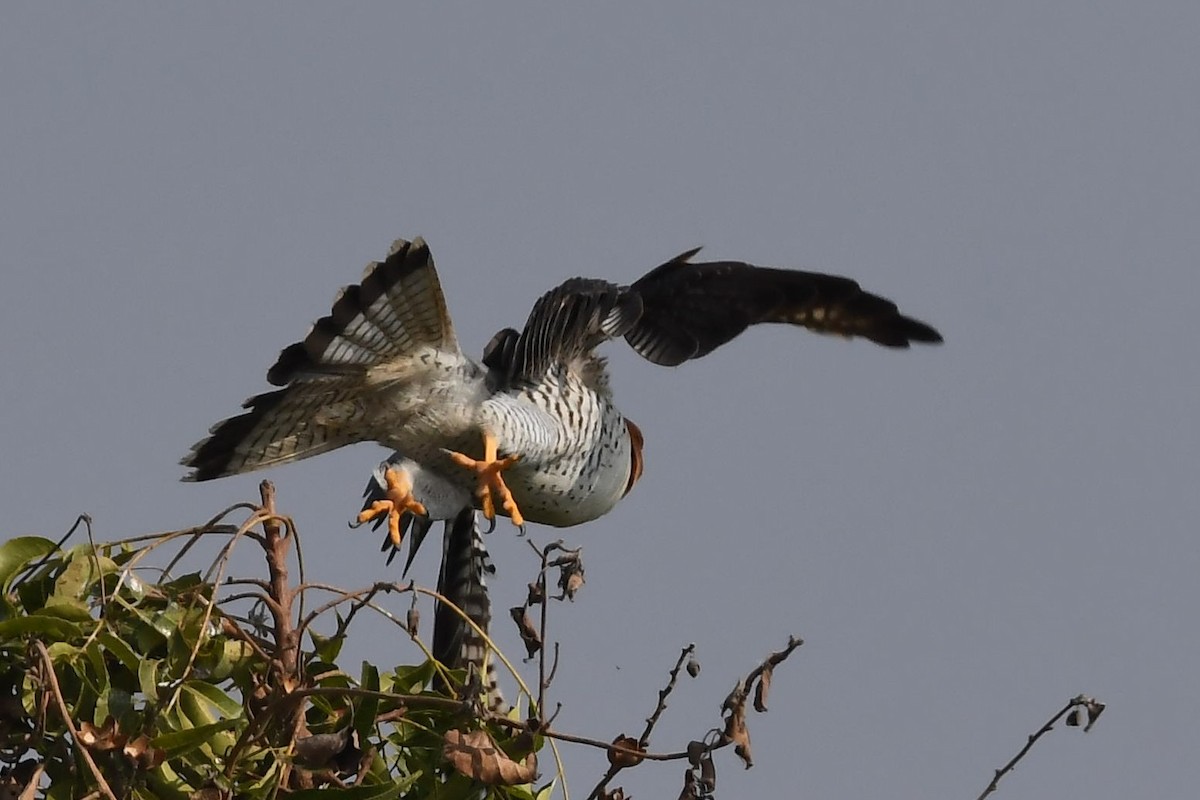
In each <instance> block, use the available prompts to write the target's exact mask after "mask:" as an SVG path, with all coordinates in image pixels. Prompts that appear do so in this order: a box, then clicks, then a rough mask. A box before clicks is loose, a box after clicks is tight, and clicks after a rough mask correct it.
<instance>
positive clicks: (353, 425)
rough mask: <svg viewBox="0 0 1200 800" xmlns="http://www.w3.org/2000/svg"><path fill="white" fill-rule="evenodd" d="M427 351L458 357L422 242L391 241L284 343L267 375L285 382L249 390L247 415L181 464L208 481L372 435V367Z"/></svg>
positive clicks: (218, 430)
mask: <svg viewBox="0 0 1200 800" xmlns="http://www.w3.org/2000/svg"><path fill="white" fill-rule="evenodd" d="M430 349H434V350H437V351H440V352H442V353H450V354H456V355H459V356H461V350H459V347H458V342H457V340H456V339H455V336H454V327H453V325H452V324H451V322H450V316H449V313H448V312H447V310H446V301H445V298H444V297H443V295H442V289H441V285H440V284H439V282H438V277H437V271H436V269H435V268H434V265H433V258H432V257H431V256H430V254H429V247H428V245H426V244H425V242H424V240H422V239H421V238H420V237H418V238H416V239H414V240H413V241H412V242H407V241H404V240H402V239H401V240H397V241H396V242H395V244H393V245H392V250H391V252H390V253H389V254H388V257H387V258H386V259H385V260H384V261H381V262H375V263H372V264H370V265H369V266H368V267H367V270H366V272H365V273H364V275H363V279H362V281H361V283H358V284H355V285H353V286H347V287H346V288H344V289H342V291H341V293H340V294H339V295H338V297H337V299H336V300H335V301H334V303H333V310H332V312H331V313H330V314H329V315H328V316H326V317H322V318H321V319H319V320H317V322H316V324H315V325H313V327H312V329H311V330H310V331H309V333H308V335H307V336H306V337H305V339H304V341H302V342H297V343H296V344H293V345H291V346H290V347H287V348H285V349H284V351H283V352H282V353H280V355H279V359H278V360H277V361H276V362H275V365H274V366H272V367H271V369H270V370H269V371H268V372H267V380H268V381H269V382H270V383H272V384H274V385H275V386H283V387H285V388H283V389H281V390H280V391H276V392H268V393H266V394H260V395H258V396H256V397H252V398H250V399H249V400H247V401H246V403H245V404H244V406H243V407H244V408H247V409H249V411H247V412H246V413H245V414H242V415H240V416H236V417H232V418H230V419H227V420H225V421H224V422H221V423H218V424H217V425H215V426H214V427H213V428H212V429H211V430H210V431H209V433H210V435H209V436H208V438H206V439H204V440H202V441H200V442H198V443H197V444H196V445H195V446H193V448H192V451H191V453H189V454H188V456H187V457H186V458H184V459H183V461H182V462H181V463H182V464H183V465H184V466H188V467H192V472H191V473H190V474H189V475H187V477H185V478H184V480H189V481H206V480H210V479H212V478H220V477H223V476H225V475H236V474H238V473H241V472H249V471H250V470H254V469H260V468H262V467H269V466H275V465H278V464H286V463H288V462H291V461H296V460H298V459H301V458H308V457H309V456H315V455H317V454H319V453H324V452H327V451H329V450H333V449H335V448H338V447H342V446H344V445H348V444H354V443H355V442H360V441H364V440H368V439H373V438H375V435H374V434H373V432H372V429H371V425H370V420H368V419H367V413H366V408H367V402H368V401H369V400H370V399H371V394H372V392H373V391H375V390H376V389H375V388H373V387H372V385H371V381H370V378H371V372H370V371H371V369H372V368H374V367H378V366H380V365H389V366H393V367H395V366H396V365H401V364H404V363H405V361H406V360H411V359H414V358H416V357H417V355H418V354H419V353H421V352H423V351H424V352H427V351H428V350H430Z"/></svg>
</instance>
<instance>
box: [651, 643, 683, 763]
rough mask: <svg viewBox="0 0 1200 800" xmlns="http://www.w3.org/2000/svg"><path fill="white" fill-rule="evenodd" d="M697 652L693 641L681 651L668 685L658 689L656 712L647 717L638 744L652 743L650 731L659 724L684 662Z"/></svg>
mask: <svg viewBox="0 0 1200 800" xmlns="http://www.w3.org/2000/svg"><path fill="white" fill-rule="evenodd" d="M695 652H696V644H695V643H694V642H693V643H692V644H689V645H688V646H687V647H685V648H683V650H681V651H680V653H679V660H678V661H676V662H675V667H674V668H673V669H672V670H671V672H670V673H669V675H670V680H668V681H667V685H666V686H664V687H663V688H662V689H659V691H658V703H657V705H655V706H654V713H653V714H651V715H650V716H649V717H648V718H647V719H646V729H645V730H644V731H642V735H641V738H639V739H638V744H639V745H641V746H642V747H646V746H648V745H649V744H650V733H651V732H652V731H653V730H654V726H655V725H657V724H658V718H659V717H661V716H662V713H663V711H665V710H666V708H667V698H668V697H670V696H671V692H672V691H674V689H675V682H676V680H678V678H679V670H681V669H683V662H684V661H686V660H687V657H688V656H690V655H691V654H692V653H695Z"/></svg>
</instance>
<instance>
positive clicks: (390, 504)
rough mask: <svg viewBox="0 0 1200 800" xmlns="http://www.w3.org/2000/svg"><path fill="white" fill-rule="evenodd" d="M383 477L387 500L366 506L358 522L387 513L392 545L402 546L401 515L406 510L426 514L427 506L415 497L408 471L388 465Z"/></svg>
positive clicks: (361, 522)
mask: <svg viewBox="0 0 1200 800" xmlns="http://www.w3.org/2000/svg"><path fill="white" fill-rule="evenodd" d="M383 479H384V481H385V482H386V484H387V488H386V489H385V490H384V495H385V496H386V497H387V499H386V500H376V501H375V502H374V503H372V504H371V507H370V508H365V509H363V510H362V511H360V512H359V514H358V524H359V525H362V524H363V523H364V522H370V521H371V520H373V519H375V518H376V517H378V516H379V515H380V514H387V515H388V518H387V523H388V536H389V537H391V540H392V546H393V547H399V546H400V539H401V536H400V517H401V516H403V514H404V512H405V511H409V512H411V513H413V514H419V515H421V516H425V506H423V505H422V504H420V503H418V502H417V498H415V497H413V493H412V489H413V485H412V479H411V478H410V477H409V476H408V472H407V471H405V470H401V469H396V468H395V467H388V468H387V470H386V471H385V472H384V473H383Z"/></svg>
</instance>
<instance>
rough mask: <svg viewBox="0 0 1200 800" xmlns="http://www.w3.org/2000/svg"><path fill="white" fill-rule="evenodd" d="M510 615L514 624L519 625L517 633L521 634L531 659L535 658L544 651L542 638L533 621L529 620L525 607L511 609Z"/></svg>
mask: <svg viewBox="0 0 1200 800" xmlns="http://www.w3.org/2000/svg"><path fill="white" fill-rule="evenodd" d="M508 613H509V614H510V615H512V618H513V622H515V623H517V633H519V634H521V641H522V642H524V643H525V652H526V653H528V654H529V658H533V657H534V656H536V655H537V653H538V651H539V650H541V649H542V637H541V636H539V635H538V630H537V628H535V627H534V625H533V620H532V619H530V618H529V613H528V611H527V610H526V608H525V607H524V606H515V607H513V608H510V609H509V610H508Z"/></svg>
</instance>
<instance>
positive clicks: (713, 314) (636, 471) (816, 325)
mask: <svg viewBox="0 0 1200 800" xmlns="http://www.w3.org/2000/svg"><path fill="white" fill-rule="evenodd" d="M697 252H698V250H690V251H688V252H686V253H683V254H681V255H679V256H677V257H675V258H673V259H671V260H670V261H668V262H666V263H665V264H662V265H661V266H659V267H656V268H655V269H653V270H651V271H650V272H648V273H647V274H646V275H644V276H642V277H641V278H639V279H638V280H636V281H634V282H633V283H632V284H631V285H628V286H624V285H620V284H616V283H610V282H608V281H605V280H594V279H587V278H572V279H570V280H568V281H566V282H564V283H563V284H562V285H560V286H558V287H557V288H555V289H551V290H550V291H549V292H547V293H546V294H544V295H542V297H541V298H540V299H539V300H538V301H537V302H536V303H534V305H533V310H532V311H531V312H530V314H529V319H528V320H527V321H526V322H525V327H524V328H523V329H522V330H520V331H518V330H516V329H513V328H505V329H503V330H501V331H500V332H499V333H497V334H496V335H495V336H494V337H492V340H491V342H490V343H489V344H488V346H487V347H486V348H485V350H484V353H483V358H482V360H481V362H479V363H477V362H475V361H474V360H472V359H471V358H469V357H468V356H467V355H465V354H464V353H463V351H462V350H461V349H460V348H459V345H458V340H457V339H456V338H455V335H454V326H453V325H452V324H451V321H450V315H449V313H448V312H447V310H446V301H445V298H444V297H443V296H442V290H441V287H440V285H439V283H438V276H437V272H436V271H435V269H434V265H433V259H432V257H431V256H430V254H429V248H428V246H427V245H426V244H425V242H424V241H423V240H422V239H420V238H417V239H415V240H414V241H412V242H407V241H404V240H400V241H397V242H396V243H395V244H394V245H393V246H392V249H391V252H390V253H389V254H388V256H387V258H386V259H385V260H383V261H381V262H375V263H372V264H370V265H369V266H368V267H367V270H366V272H365V274H364V275H363V279H362V281H361V283H358V284H356V285H353V286H348V287H346V288H345V289H343V290H342V292H341V293H340V294H339V295H338V297H337V299H336V300H335V301H334V304H333V311H332V312H331V313H330V314H329V316H326V317H322V318H321V319H319V320H318V321H317V323H316V324H315V325H313V327H312V330H311V331H310V332H309V334H308V336H307V337H305V339H304V341H302V342H298V343H296V344H293V345H291V346H290V347H288V348H286V349H285V350H284V351H283V352H282V353H281V354H280V356H279V360H278V361H276V362H275V365H274V366H273V367H271V369H270V370H269V371H268V372H267V380H268V381H269V382H270V383H271V384H273V385H275V386H279V387H282V388H279V389H277V390H275V391H270V392H266V393H264V394H260V395H256V396H254V397H251V398H250V399H249V400H247V401H246V403H245V405H244V408H246V409H247V410H246V412H245V413H243V414H240V415H238V416H235V417H231V418H230V419H227V420H225V421H224V422H220V423H218V424H217V425H215V426H214V427H213V428H212V430H211V431H210V435H209V436H208V437H207V438H206V439H204V440H203V441H201V442H199V443H197V444H196V445H195V446H194V447H193V449H192V451H191V453H190V454H189V455H188V456H187V457H186V458H184V460H183V462H182V463H183V464H184V465H185V466H188V467H191V469H192V471H191V472H190V473H189V474H188V476H187V477H186V478H185V480H193V481H206V480H210V479H212V478H220V477H223V476H225V475H236V474H238V473H242V472H248V471H250V470H255V469H260V468H263V467H270V466H275V465H277V464H286V463H288V462H290V461H296V460H298V459H301V458H308V457H309V456H314V455H317V454H319V453H324V452H326V451H329V450H333V449H335V448H338V447H343V446H345V445H348V444H354V443H356V442H364V441H375V442H379V443H380V444H383V445H385V446H387V447H390V448H393V449H394V450H395V451H396V454H395V455H393V456H392V457H391V458H390V459H389V460H388V461H387V462H385V464H384V465H381V467H380V471H379V472H378V473H377V476H376V479H375V480H374V481H373V483H372V487H368V502H369V504H370V505H369V507H368V508H367V509H365V510H364V511H363V513H362V514H361V515H360V518H359V521H360V522H363V521H367V520H371V519H376V520H377V521H381V519H382V517H383V515H385V514H386V515H387V521H388V527H389V531H390V535H391V539H392V542H393V544H394V545H396V546H398V545H399V543H400V539H401V533H402V526H403V527H407V525H408V524H409V523H412V522H414V521H416V522H419V523H420V525H421V528H422V530H421V533H422V534H423V533H424V531H426V530H428V526H429V524H430V523H431V521H432V520H435V519H440V520H447V521H451V520H454V519H455V518H456V517H457V516H458V515H459V514H460V512H462V511H463V510H464V509H465V508H479V509H481V510H482V511H483V514H484V516H485V517H487V518H488V519H489V520H490V521H493V522H494V519H495V516H496V514H497V513H500V514H503V515H506V516H508V517H510V518H511V519H512V521H513V522H514V523H515V524H517V525H519V526H521V525H524V523H525V521H526V520H528V521H533V522H539V523H542V524H546V525H555V526H569V525H578V524H579V523H582V522H587V521H588V520H592V519H596V518H597V517H599V516H602V515H603V514H606V513H607V512H608V511H610V510H611V509H612V508H613V507H614V506H615V505H616V504H617V503H618V502H619V501H620V500H621V498H622V497H624V496H625V495H626V494H627V493H628V492H629V490H630V489H632V488H633V485H634V484H635V483H636V482H637V480H638V478H639V477H640V476H641V473H642V434H641V431H640V430H639V429H638V427H637V426H636V425H635V424H633V422H631V421H630V420H628V419H626V418H625V417H624V416H623V415H622V414H621V412H620V411H619V410H618V409H617V407H616V405H615V403H614V402H613V397H612V392H611V391H610V389H609V383H608V372H607V369H606V366H605V362H604V359H602V358H600V357H598V356H597V355H596V354H595V350H596V348H597V347H598V346H599V345H600V344H602V343H604V342H606V341H607V340H609V339H615V338H624V339H625V341H626V342H627V343H628V344H629V345H630V346H631V347H632V348H633V349H634V351H635V352H637V353H638V354H639V355H640V356H642V357H643V358H645V359H647V360H649V361H652V362H653V363H655V364H661V365H664V366H676V365H678V364H682V363H683V362H685V361H688V360H690V359H694V358H700V357H702V356H705V355H707V354H708V353H710V352H712V351H713V350H714V349H716V348H717V347H720V346H721V345H722V344H725V343H726V342H728V341H730V340H731V339H733V338H734V337H736V336H737V335H738V334H740V333H741V332H742V331H744V330H745V329H746V328H747V327H749V326H750V325H755V324H758V323H764V322H776V323H785V324H790V325H798V326H801V327H804V328H808V329H809V330H812V331H816V332H818V333H826V334H836V335H840V336H845V337H853V336H861V337H863V338H865V339H869V340H870V341H872V342H875V343H876V344H879V345H883V346H884V347H892V348H907V347H908V346H909V345H910V344H911V343H913V342H920V343H937V342H941V341H942V337H941V335H940V334H939V333H938V332H937V331H936V330H934V329H933V328H932V327H930V326H929V325H927V324H925V323H924V322H920V321H918V320H915V319H913V318H911V317H907V316H904V315H903V314H901V313H900V312H899V311H898V310H897V308H896V305H895V304H894V303H892V302H891V301H890V300H887V299H885V298H883V297H879V296H878V295H874V294H871V293H869V292H867V291H864V290H863V289H862V288H860V287H859V285H858V284H857V283H856V282H855V281H853V280H850V279H849V278H842V277H838V276H835V275H825V274H821V273H817V272H802V271H798V270H788V269H774V268H768V267H756V266H752V265H750V264H744V263H741V262H737V261H710V262H696V261H692V257H693V256H695V255H696V253H697ZM415 543H416V542H415V539H414V544H415Z"/></svg>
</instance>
